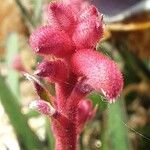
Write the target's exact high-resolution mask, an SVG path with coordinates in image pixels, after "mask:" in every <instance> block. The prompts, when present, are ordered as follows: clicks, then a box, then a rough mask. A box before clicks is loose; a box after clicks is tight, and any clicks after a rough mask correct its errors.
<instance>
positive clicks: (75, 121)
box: [27, 0, 123, 150]
mask: <svg viewBox="0 0 150 150" xmlns="http://www.w3.org/2000/svg"><path fill="white" fill-rule="evenodd" d="M45 10H46V14H47V22H48V25H47V26H44V27H39V28H38V29H36V30H35V31H34V32H33V33H32V35H31V36H30V40H29V42H30V46H31V48H32V49H33V51H34V52H35V53H36V54H37V55H40V56H42V57H43V61H42V62H40V63H39V65H38V66H37V69H36V70H35V73H34V75H36V76H39V77H41V78H43V79H44V80H45V81H46V82H47V81H48V83H49V82H53V83H55V91H56V93H55V96H52V95H51V93H50V92H49V91H48V90H47V89H46V88H44V86H43V85H42V84H41V83H40V82H39V80H37V79H36V77H34V76H31V75H27V76H28V77H29V78H30V79H31V80H33V82H34V83H35V88H36V89H37V93H38V95H39V97H40V99H41V100H39V101H36V102H35V103H34V105H32V106H33V108H35V109H36V110H38V111H40V112H41V113H42V114H45V115H48V116H49V117H51V118H52V129H53V133H54V135H55V137H56V147H55V149H56V150H75V149H77V144H76V143H77V139H78V136H79V134H80V133H81V132H82V130H83V127H84V125H85V123H86V122H87V121H88V120H90V119H91V118H92V117H93V116H94V114H95V111H96V110H95V109H94V108H93V106H92V102H91V101H90V100H87V99H86V96H87V95H88V94H90V93H91V92H92V91H97V92H99V93H102V94H103V95H104V96H105V97H106V98H107V99H108V102H110V103H112V102H114V101H115V100H116V98H117V97H118V96H119V95H120V93H121V91H122V88H123V77H122V74H121V72H120V71H119V68H118V67H117V64H116V63H115V62H114V61H113V60H111V59H110V58H108V57H107V56H105V55H103V54H102V53H99V52H97V51H96V44H97V42H98V41H100V40H101V38H102V37H103V28H104V23H103V20H102V15H101V14H100V13H99V12H98V10H97V9H96V7H95V6H93V5H91V4H90V3H89V2H88V1H86V0H62V1H61V2H60V1H57V2H56V1H55V2H51V3H50V4H49V5H48V6H47V8H46V9H45ZM44 100H46V101H49V103H47V102H44Z"/></svg>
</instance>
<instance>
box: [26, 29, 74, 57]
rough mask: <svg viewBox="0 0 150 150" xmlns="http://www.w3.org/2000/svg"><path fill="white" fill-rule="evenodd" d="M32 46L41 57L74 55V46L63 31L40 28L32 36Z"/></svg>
mask: <svg viewBox="0 0 150 150" xmlns="http://www.w3.org/2000/svg"><path fill="white" fill-rule="evenodd" d="M29 42H30V46H31V47H32V49H33V50H34V51H35V52H36V53H38V54H41V55H54V56H57V57H65V56H68V55H69V54H71V53H72V51H73V49H74V46H73V44H72V42H71V40H70V38H69V36H68V35H67V34H66V33H65V32H63V31H62V30H58V29H56V28H52V27H49V26H45V27H40V28H38V29H37V30H35V31H34V32H33V33H32V34H31V36H30V40H29Z"/></svg>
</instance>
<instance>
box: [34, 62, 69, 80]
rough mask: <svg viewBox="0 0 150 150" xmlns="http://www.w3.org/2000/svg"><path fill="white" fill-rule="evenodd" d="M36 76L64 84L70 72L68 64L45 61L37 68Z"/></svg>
mask: <svg viewBox="0 0 150 150" xmlns="http://www.w3.org/2000/svg"><path fill="white" fill-rule="evenodd" d="M35 74H36V75H38V76H40V77H47V78H48V79H49V80H50V81H52V82H64V81H66V80H67V78H68V75H69V70H68V66H67V64H66V63H65V62H64V61H62V60H56V61H43V62H41V63H40V64H39V65H38V66H37V70H36V71H35Z"/></svg>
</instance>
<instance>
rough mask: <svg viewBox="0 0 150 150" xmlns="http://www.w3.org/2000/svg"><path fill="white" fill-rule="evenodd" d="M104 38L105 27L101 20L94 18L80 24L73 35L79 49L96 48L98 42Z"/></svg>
mask: <svg viewBox="0 0 150 150" xmlns="http://www.w3.org/2000/svg"><path fill="white" fill-rule="evenodd" d="M102 36H103V25H102V22H101V21H100V19H99V18H97V17H92V18H90V19H88V20H85V21H83V22H80V23H79V24H78V25H77V27H76V29H75V32H74V34H73V41H74V43H75V45H76V47H77V49H85V48H93V47H96V44H97V42H98V41H99V40H100V38H101V37H102Z"/></svg>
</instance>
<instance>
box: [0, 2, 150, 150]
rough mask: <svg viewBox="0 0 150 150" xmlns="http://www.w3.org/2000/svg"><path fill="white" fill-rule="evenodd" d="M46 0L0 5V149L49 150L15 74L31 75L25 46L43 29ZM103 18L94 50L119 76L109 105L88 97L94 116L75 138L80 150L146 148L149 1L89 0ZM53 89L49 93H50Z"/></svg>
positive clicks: (44, 123)
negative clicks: (116, 68) (121, 83)
mask: <svg viewBox="0 0 150 150" xmlns="http://www.w3.org/2000/svg"><path fill="white" fill-rule="evenodd" d="M49 1H50V0H24V1H23V0H0V150H35V149H36V150H38V149H40V150H53V149H54V143H55V140H54V138H53V135H52V133H51V130H50V122H49V120H48V119H47V118H46V117H44V116H41V115H40V114H38V113H37V112H34V111H32V110H30V109H29V108H28V104H29V103H30V101H31V100H34V99H36V98H37V95H36V92H35V91H34V87H33V85H32V83H31V82H29V81H28V80H27V79H26V78H25V77H24V76H22V74H21V73H20V72H18V71H17V70H19V71H27V72H29V73H31V74H32V73H33V71H34V68H35V66H36V64H37V62H38V61H39V60H40V58H39V57H37V56H35V55H34V54H33V53H32V50H31V49H30V47H29V44H28V38H29V35H30V33H31V32H32V31H33V30H34V29H35V28H36V27H38V26H40V25H42V24H44V19H43V9H44V5H45V4H47V3H48V2H49ZM92 3H93V4H95V5H96V6H97V7H98V9H99V10H100V12H101V13H103V14H104V21H105V25H106V29H105V34H104V38H103V39H102V41H100V42H99V43H98V45H97V50H98V51H102V52H103V53H104V54H105V55H107V56H108V57H111V58H112V59H114V60H115V61H116V62H117V63H118V65H119V67H120V69H121V70H122V72H123V75H124V81H125V85H124V90H123V93H122V95H121V96H120V98H119V100H118V101H117V102H116V103H115V104H108V103H107V101H106V100H105V99H104V98H103V97H102V96H101V95H99V94H98V93H95V94H91V95H90V96H89V97H90V98H91V99H92V101H93V103H94V105H96V104H98V111H97V114H96V116H95V117H94V118H93V119H92V120H91V121H90V122H89V123H87V125H86V127H85V129H84V131H83V133H82V134H81V137H80V139H79V147H80V149H81V150H99V149H100V150H149V149H150V0H124V1H122V0H92ZM50 90H53V89H50Z"/></svg>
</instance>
